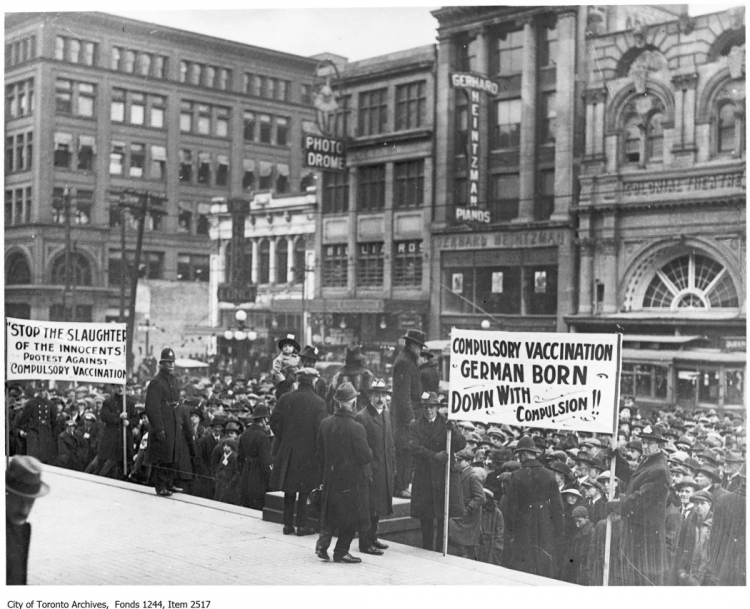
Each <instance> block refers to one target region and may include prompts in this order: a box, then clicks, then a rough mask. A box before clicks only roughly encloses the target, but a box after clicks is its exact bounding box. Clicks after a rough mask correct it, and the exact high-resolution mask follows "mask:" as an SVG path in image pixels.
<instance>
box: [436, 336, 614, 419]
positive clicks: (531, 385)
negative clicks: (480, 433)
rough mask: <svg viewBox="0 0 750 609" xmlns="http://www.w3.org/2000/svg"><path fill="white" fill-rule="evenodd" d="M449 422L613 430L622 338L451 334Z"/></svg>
mask: <svg viewBox="0 0 750 609" xmlns="http://www.w3.org/2000/svg"><path fill="white" fill-rule="evenodd" d="M450 347H451V351H450V392H449V399H448V406H449V409H448V418H449V419H461V420H469V421H485V422H487V423H500V424H507V425H518V426H524V427H540V428H545V429H570V430H577V431H589V432H597V433H610V434H611V433H614V432H615V425H616V418H615V412H616V407H617V400H618V384H619V379H620V360H621V358H620V351H621V340H620V335H618V334H554V333H543V332H536V333H533V332H486V331H481V330H460V329H453V331H452V332H451V340H450Z"/></svg>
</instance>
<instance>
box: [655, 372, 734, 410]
mask: <svg viewBox="0 0 750 609" xmlns="http://www.w3.org/2000/svg"><path fill="white" fill-rule="evenodd" d="M664 397H666V389H665V392H664ZM744 403H745V371H744V370H742V369H740V368H735V369H729V368H728V369H726V370H725V371H724V405H725V406H728V405H731V406H735V405H738V406H739V405H742V404H744Z"/></svg>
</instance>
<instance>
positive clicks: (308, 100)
mask: <svg viewBox="0 0 750 609" xmlns="http://www.w3.org/2000/svg"><path fill="white" fill-rule="evenodd" d="M299 96H300V102H302V103H303V104H307V105H310V104H312V85H308V84H306V83H300V86H299ZM338 101H339V104H340V103H341V100H338Z"/></svg>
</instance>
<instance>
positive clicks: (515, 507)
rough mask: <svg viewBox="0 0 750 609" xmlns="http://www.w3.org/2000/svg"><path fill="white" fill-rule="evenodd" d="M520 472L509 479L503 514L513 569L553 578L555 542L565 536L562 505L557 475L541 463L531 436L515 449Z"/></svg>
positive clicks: (523, 438)
mask: <svg viewBox="0 0 750 609" xmlns="http://www.w3.org/2000/svg"><path fill="white" fill-rule="evenodd" d="M514 452H515V453H516V456H517V459H518V460H519V461H520V462H521V467H520V469H517V470H515V471H514V472H513V473H512V474H511V476H510V484H509V485H508V507H507V513H505V512H504V515H505V519H506V520H505V522H506V528H507V539H508V542H509V545H510V547H509V564H508V565H507V566H508V567H510V568H511V569H515V570H517V571H524V572H526V573H533V574H535V575H542V576H544V577H552V576H553V574H554V568H555V558H556V547H555V546H556V542H557V540H558V538H559V537H560V536H561V535H562V533H563V502H562V498H561V496H560V489H559V488H558V484H557V479H556V478H555V474H554V472H552V471H550V470H548V469H546V468H545V467H543V466H542V464H541V463H540V462H539V460H538V456H539V455H540V453H541V452H542V451H541V450H540V449H539V448H537V446H536V444H535V442H534V440H533V439H532V438H531V437H530V436H523V437H522V438H521V439H520V440H518V444H517V445H516V447H515V448H514Z"/></svg>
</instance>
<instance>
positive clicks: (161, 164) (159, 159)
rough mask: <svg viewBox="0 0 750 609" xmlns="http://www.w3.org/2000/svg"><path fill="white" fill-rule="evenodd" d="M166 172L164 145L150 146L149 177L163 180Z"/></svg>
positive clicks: (165, 150)
mask: <svg viewBox="0 0 750 609" xmlns="http://www.w3.org/2000/svg"><path fill="white" fill-rule="evenodd" d="M166 172H167V149H166V147H164V146H151V179H152V180H164V179H165V178H166Z"/></svg>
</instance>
